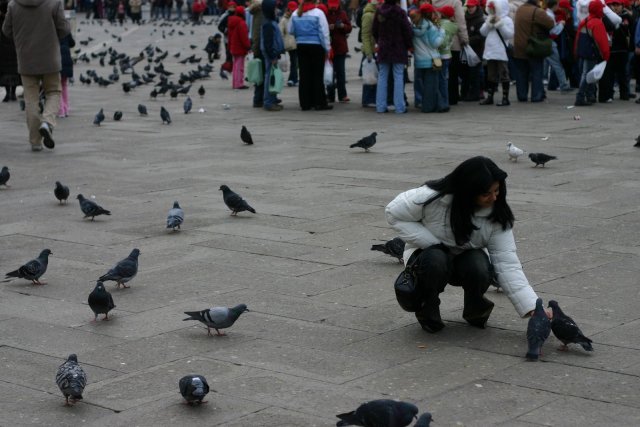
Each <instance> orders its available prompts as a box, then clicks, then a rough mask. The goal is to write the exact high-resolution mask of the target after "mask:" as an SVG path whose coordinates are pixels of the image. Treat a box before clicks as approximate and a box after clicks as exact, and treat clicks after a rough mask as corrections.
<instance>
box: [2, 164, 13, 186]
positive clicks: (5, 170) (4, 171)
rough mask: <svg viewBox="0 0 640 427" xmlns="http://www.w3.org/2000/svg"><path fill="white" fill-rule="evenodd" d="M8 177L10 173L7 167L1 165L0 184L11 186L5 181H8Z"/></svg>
mask: <svg viewBox="0 0 640 427" xmlns="http://www.w3.org/2000/svg"><path fill="white" fill-rule="evenodd" d="M9 178H11V174H10V173H9V168H8V167H6V166H3V167H2V170H1V171H0V185H4V186H5V187H11V186H10V185H9V184H7V182H9Z"/></svg>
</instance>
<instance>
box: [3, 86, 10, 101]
mask: <svg viewBox="0 0 640 427" xmlns="http://www.w3.org/2000/svg"><path fill="white" fill-rule="evenodd" d="M4 90H5V92H6V94H5V95H4V99H3V100H2V102H9V100H10V99H11V89H10V86H5V87H4Z"/></svg>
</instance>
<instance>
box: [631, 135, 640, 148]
mask: <svg viewBox="0 0 640 427" xmlns="http://www.w3.org/2000/svg"><path fill="white" fill-rule="evenodd" d="M633 146H634V147H640V135H638V136H637V137H636V143H635V144H633Z"/></svg>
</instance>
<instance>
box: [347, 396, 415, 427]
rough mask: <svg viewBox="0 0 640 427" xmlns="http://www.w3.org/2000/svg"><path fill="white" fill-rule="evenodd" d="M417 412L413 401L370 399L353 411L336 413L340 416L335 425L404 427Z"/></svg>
mask: <svg viewBox="0 0 640 427" xmlns="http://www.w3.org/2000/svg"><path fill="white" fill-rule="evenodd" d="M417 414H418V408H417V407H416V405H414V404H413V403H409V402H398V401H396V400H390V399H380V400H372V401H371V402H367V403H363V404H362V405H360V406H359V407H358V409H356V410H355V411H351V412H346V413H344V414H338V415H336V417H338V418H340V421H338V423H337V424H336V426H337V427H341V426H351V425H353V426H363V427H383V426H384V427H405V426H408V425H409V423H411V421H413V419H414V418H416V415H417Z"/></svg>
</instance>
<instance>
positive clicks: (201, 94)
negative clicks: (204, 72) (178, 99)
mask: <svg viewBox="0 0 640 427" xmlns="http://www.w3.org/2000/svg"><path fill="white" fill-rule="evenodd" d="M205 92H206V91H205V90H204V86H202V85H200V87H199V88H198V95H200V98H202V97H203V96H204V94H205Z"/></svg>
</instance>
